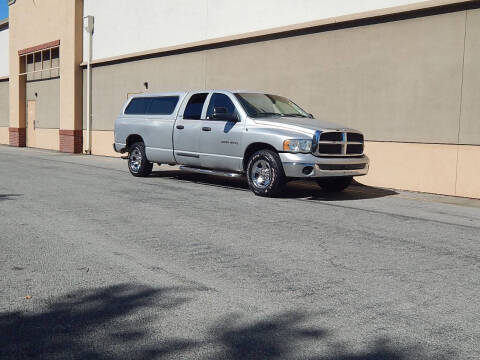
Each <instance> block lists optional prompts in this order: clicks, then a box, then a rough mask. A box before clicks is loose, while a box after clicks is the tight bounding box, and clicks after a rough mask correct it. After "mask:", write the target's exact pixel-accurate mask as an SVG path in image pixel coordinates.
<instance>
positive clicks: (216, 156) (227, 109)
mask: <svg viewBox="0 0 480 360" xmlns="http://www.w3.org/2000/svg"><path fill="white" fill-rule="evenodd" d="M215 110H217V112H216V113H215ZM201 123H202V125H201V135H200V153H201V155H200V164H201V166H202V167H203V168H207V169H218V170H230V171H242V163H243V153H242V150H241V144H242V134H243V130H244V126H245V122H242V121H241V116H240V113H239V112H238V110H237V107H236V105H235V103H234V101H233V100H232V98H231V97H230V95H229V94H227V93H223V92H214V93H213V94H212V95H211V96H210V98H209V104H208V108H207V113H206V119H205V120H202V121H201Z"/></svg>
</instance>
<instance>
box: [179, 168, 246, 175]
mask: <svg viewBox="0 0 480 360" xmlns="http://www.w3.org/2000/svg"><path fill="white" fill-rule="evenodd" d="M180 170H184V171H190V172H194V173H199V174H205V175H215V176H225V177H231V178H238V177H242V176H243V174H240V173H232V172H226V171H217V170H208V169H199V168H194V167H190V166H180Z"/></svg>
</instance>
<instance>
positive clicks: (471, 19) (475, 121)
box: [460, 9, 480, 144]
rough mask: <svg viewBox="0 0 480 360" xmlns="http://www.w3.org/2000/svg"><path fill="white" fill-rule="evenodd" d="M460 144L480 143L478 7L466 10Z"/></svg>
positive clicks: (479, 13) (479, 14) (479, 15)
mask: <svg viewBox="0 0 480 360" xmlns="http://www.w3.org/2000/svg"><path fill="white" fill-rule="evenodd" d="M462 99H463V101H462V114H461V119H462V121H461V128H460V144H480V9H476V10H470V11H468V16H467V32H466V39H465V72H464V76H463V96H462Z"/></svg>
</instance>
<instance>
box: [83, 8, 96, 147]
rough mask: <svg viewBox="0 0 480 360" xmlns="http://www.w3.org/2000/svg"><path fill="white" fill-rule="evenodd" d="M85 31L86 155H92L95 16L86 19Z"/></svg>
mask: <svg viewBox="0 0 480 360" xmlns="http://www.w3.org/2000/svg"><path fill="white" fill-rule="evenodd" d="M83 19H84V26H85V31H86V32H87V33H88V54H87V124H86V132H87V139H86V140H87V141H86V147H85V154H91V153H92V129H91V124H92V65H91V63H92V40H93V39H92V38H93V28H94V26H93V20H94V19H93V16H90V15H89V16H85V17H84V18H83Z"/></svg>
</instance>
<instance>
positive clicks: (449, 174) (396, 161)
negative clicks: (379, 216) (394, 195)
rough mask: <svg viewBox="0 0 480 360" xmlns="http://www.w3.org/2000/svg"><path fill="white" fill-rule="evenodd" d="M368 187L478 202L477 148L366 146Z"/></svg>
mask: <svg viewBox="0 0 480 360" xmlns="http://www.w3.org/2000/svg"><path fill="white" fill-rule="evenodd" d="M365 151H366V152H367V154H368V156H369V157H370V159H371V169H370V173H369V174H368V175H367V176H365V177H361V178H357V180H358V181H359V182H361V183H363V184H366V185H371V186H380V187H389V188H395V189H404V190H412V191H423V192H430V193H436V194H444V195H453V196H463V197H471V198H480V172H479V171H478V166H475V164H480V146H466V145H444V144H408V143H390V142H367V144H366V148H365Z"/></svg>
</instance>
